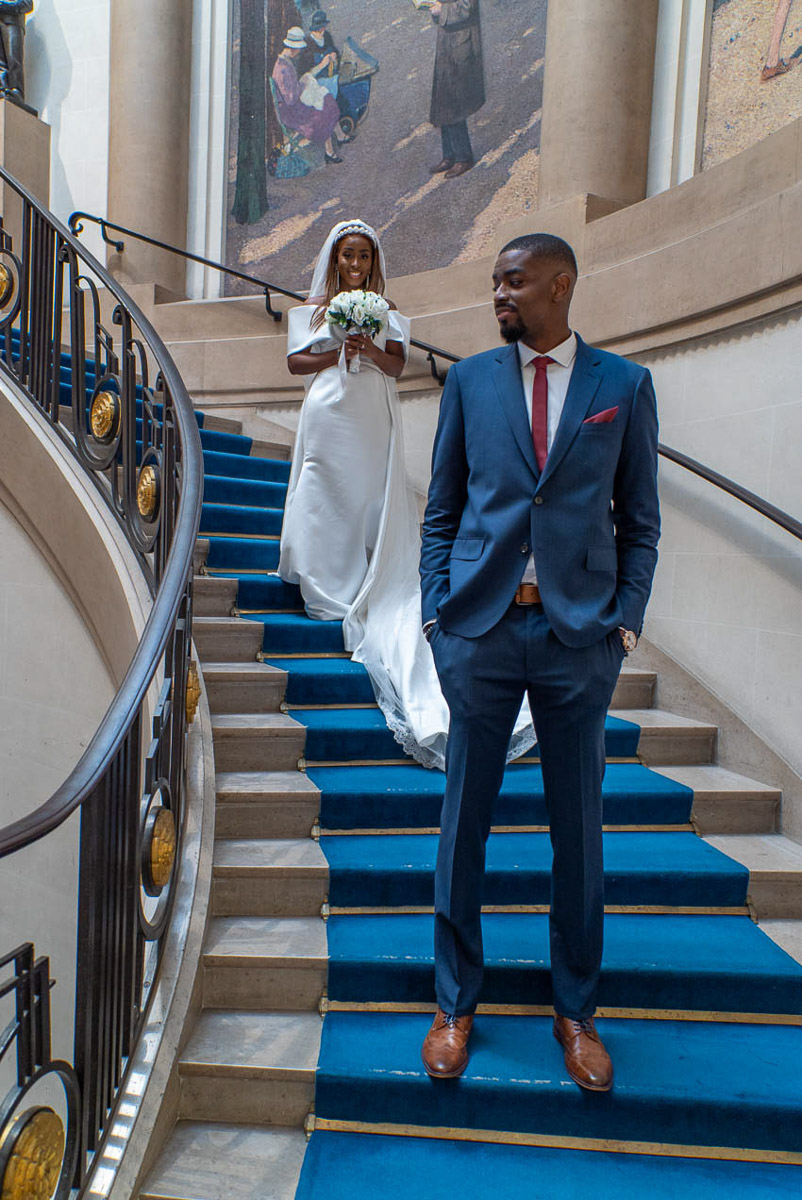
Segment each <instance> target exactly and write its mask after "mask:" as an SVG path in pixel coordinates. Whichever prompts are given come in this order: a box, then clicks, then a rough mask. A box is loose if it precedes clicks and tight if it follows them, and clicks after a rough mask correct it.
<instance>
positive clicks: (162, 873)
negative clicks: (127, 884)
mask: <svg viewBox="0 0 802 1200" xmlns="http://www.w3.org/2000/svg"><path fill="white" fill-rule="evenodd" d="M177 844H178V837H177V833H176V828H175V817H174V816H173V814H172V813H171V812H170V810H169V808H165V807H164V806H163V805H161V804H157V805H155V806H154V807H152V808H151V809H150V812H149V813H148V815H147V817H146V818H145V831H144V834H143V837H142V886H143V888H144V889H145V892H146V893H147V895H148V896H158V895H160V894H161V892H163V891H164V889H165V888H166V887H167V884H168V883H169V882H170V877H171V876H172V873H173V867H174V866H175V852H176V847H177Z"/></svg>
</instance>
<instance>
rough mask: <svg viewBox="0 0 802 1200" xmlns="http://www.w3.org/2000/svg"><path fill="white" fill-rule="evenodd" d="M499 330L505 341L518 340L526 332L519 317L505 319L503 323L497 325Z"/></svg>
mask: <svg viewBox="0 0 802 1200" xmlns="http://www.w3.org/2000/svg"><path fill="white" fill-rule="evenodd" d="M499 332H500V334H501V336H502V337H503V338H504V341H505V342H510V343H511V342H519V341H520V340H521V338H522V337H523V336H524V334H525V333H526V329H525V328H524V326H523V324H522V322H521V319H520V317H516V318H515V320H514V321H505V323H504V324H503V325H499Z"/></svg>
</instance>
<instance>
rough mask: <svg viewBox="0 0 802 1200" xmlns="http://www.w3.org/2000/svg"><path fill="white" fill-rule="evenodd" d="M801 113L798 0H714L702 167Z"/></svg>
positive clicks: (801, 12) (801, 6)
mask: <svg viewBox="0 0 802 1200" xmlns="http://www.w3.org/2000/svg"><path fill="white" fill-rule="evenodd" d="M799 116H802V0H714V5H713V27H712V32H711V42H710V76H709V83H708V93H707V109H706V113H705V129H704V141H703V150H702V167H703V168H704V167H711V166H713V165H714V164H715V163H717V162H721V161H722V160H723V159H725V158H729V157H730V156H731V155H733V154H737V153H738V151H739V150H744V149H746V147H747V146H751V145H753V144H754V143H755V142H758V141H760V139H761V138H764V137H766V135H767V134H770V133H774V132H775V130H777V129H780V128H781V127H782V126H783V125H785V124H787V123H788V122H789V121H792V120H794V118H796V117H799Z"/></svg>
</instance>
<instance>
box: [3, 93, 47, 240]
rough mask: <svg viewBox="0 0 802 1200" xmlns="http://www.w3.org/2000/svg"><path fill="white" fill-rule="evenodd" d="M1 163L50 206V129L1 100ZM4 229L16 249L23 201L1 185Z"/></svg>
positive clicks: (24, 109)
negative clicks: (9, 235)
mask: <svg viewBox="0 0 802 1200" xmlns="http://www.w3.org/2000/svg"><path fill="white" fill-rule="evenodd" d="M0 163H2V165H3V166H4V167H5V169H6V170H7V171H8V172H9V174H10V175H13V176H14V178H15V179H16V180H18V182H19V183H21V184H22V186H23V187H25V188H27V189H28V191H29V192H31V193H32V194H33V196H34V197H35V198H36V199H37V200H38V201H39V203H40V204H44V205H45V207H47V206H48V205H49V203H50V126H49V125H45V123H44V121H40V120H39V118H38V117H37V116H36V115H35V114H34V113H33V112H32V110H31V109H29V108H22V107H21V106H20V105H19V104H15V103H14V102H13V100H5V99H3V98H2V97H0ZM0 213H2V216H3V228H4V229H5V231H6V232H7V233H10V234H11V237H12V240H13V243H14V248H15V249H19V247H20V242H21V238H22V201H21V200H20V198H19V196H18V195H17V193H16V192H15V191H14V190H13V189H12V188H10V187H7V186H6V185H5V184H4V183H2V182H0Z"/></svg>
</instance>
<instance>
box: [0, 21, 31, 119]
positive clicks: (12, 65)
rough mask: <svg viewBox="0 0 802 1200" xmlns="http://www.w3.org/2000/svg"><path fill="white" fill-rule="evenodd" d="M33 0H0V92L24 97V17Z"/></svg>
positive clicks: (15, 96) (18, 98)
mask: <svg viewBox="0 0 802 1200" xmlns="http://www.w3.org/2000/svg"><path fill="white" fill-rule="evenodd" d="M32 11H33V0H0V93H4V94H5V95H8V96H12V97H13V98H15V99H17V100H23V99H24V98H25V86H24V75H23V47H24V45H25V18H26V17H27V15H28V13H29V12H32Z"/></svg>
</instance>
